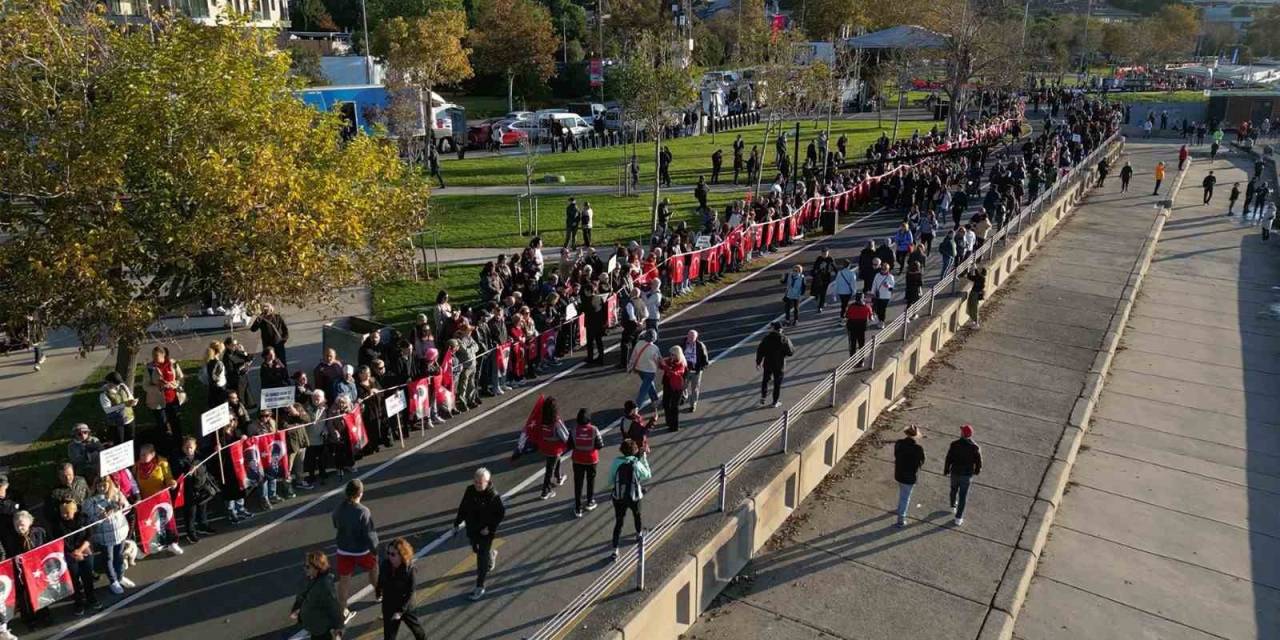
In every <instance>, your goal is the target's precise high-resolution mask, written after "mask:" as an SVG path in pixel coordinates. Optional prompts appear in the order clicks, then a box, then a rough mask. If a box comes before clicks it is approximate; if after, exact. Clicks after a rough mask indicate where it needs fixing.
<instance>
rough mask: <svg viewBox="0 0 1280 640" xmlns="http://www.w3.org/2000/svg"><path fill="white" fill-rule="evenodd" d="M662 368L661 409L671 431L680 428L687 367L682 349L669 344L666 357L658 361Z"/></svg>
mask: <svg viewBox="0 0 1280 640" xmlns="http://www.w3.org/2000/svg"><path fill="white" fill-rule="evenodd" d="M658 367H659V368H660V369H662V409H663V414H664V416H665V418H666V421H667V428H668V429H670V430H671V431H679V430H680V399H681V397H682V396H683V395H684V374H685V372H686V371H687V370H688V369H689V365H688V363H687V362H686V361H685V359H684V349H683V348H682V347H681V346H680V345H671V349H670V350H669V351H668V352H667V357H665V358H663V359H662V360H661V361H659V362H658Z"/></svg>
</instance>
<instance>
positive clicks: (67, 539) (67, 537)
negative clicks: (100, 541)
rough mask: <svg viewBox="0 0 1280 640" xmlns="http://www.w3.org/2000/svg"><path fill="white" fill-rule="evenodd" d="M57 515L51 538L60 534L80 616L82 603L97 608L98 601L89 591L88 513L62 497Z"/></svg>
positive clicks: (84, 607)
mask: <svg viewBox="0 0 1280 640" xmlns="http://www.w3.org/2000/svg"><path fill="white" fill-rule="evenodd" d="M58 516H59V517H58V519H57V520H56V521H55V522H53V524H52V525H51V526H50V529H51V533H52V534H53V537H55V538H63V541H62V544H63V549H64V552H63V553H64V554H65V560H66V563H67V570H68V571H70V572H71V584H72V588H73V589H74V590H75V599H76V608H75V614H76V616H77V617H79V616H83V615H84V613H85V609H86V607H87V608H88V609H92V610H93V611H101V610H102V604H101V603H100V602H98V596H97V595H95V594H94V592H93V583H94V579H95V578H96V577H97V575H96V574H94V572H93V546H92V545H91V544H90V543H89V535H90V534H89V525H90V524H91V523H90V522H89V517H88V516H86V515H85V514H84V512H82V511H80V509H79V507H77V506H76V503H75V502H74V501H72V500H64V501H63V502H62V504H60V505H58Z"/></svg>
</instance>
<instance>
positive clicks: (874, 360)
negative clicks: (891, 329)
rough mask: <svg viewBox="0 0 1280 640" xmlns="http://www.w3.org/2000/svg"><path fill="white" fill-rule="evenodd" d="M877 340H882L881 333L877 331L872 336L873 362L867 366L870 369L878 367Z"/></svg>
mask: <svg viewBox="0 0 1280 640" xmlns="http://www.w3.org/2000/svg"><path fill="white" fill-rule="evenodd" d="M877 342H880V334H879V333H876V334H875V335H874V336H871V363H870V365H869V366H867V368H868V369H875V368H876V343H877Z"/></svg>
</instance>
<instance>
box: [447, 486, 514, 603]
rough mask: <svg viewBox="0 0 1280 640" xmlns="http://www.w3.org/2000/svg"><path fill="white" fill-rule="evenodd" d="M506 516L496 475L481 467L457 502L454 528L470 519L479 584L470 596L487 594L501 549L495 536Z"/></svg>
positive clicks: (476, 597) (469, 529)
mask: <svg viewBox="0 0 1280 640" xmlns="http://www.w3.org/2000/svg"><path fill="white" fill-rule="evenodd" d="M506 516H507V506H506V505H505V504H503V502H502V496H501V495H499V494H498V491H497V490H496V489H494V488H493V478H492V475H491V474H490V473H489V470H488V469H486V468H484V467H480V468H479V469H476V472H475V474H474V475H473V476H472V478H471V484H469V485H467V490H466V491H464V492H463V494H462V502H460V503H459V504H458V515H456V516H454V519H453V528H454V529H457V528H458V527H460V526H462V523H463V522H466V523H467V540H468V541H469V542H470V543H471V551H473V552H474V553H475V554H476V588H475V589H474V590H472V592H471V595H470V596H469V597H470V598H471V599H472V600H473V601H474V600H479V599H481V598H483V597H484V593H485V591H484V582H485V578H487V577H488V576H489V572H490V571H493V567H494V566H495V565H496V564H497V562H498V550H497V549H494V548H493V541H494V538H495V537H496V536H497V533H498V525H500V524H502V519H503V518H505V517H506Z"/></svg>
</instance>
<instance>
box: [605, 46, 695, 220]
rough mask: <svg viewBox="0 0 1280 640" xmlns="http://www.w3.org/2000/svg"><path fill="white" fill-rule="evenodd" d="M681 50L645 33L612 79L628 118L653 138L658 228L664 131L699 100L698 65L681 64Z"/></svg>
mask: <svg viewBox="0 0 1280 640" xmlns="http://www.w3.org/2000/svg"><path fill="white" fill-rule="evenodd" d="M678 60H679V52H678V51H675V50H673V48H672V47H671V46H669V43H668V42H667V41H665V40H660V39H659V38H658V37H657V36H655V35H654V34H652V33H642V34H640V36H639V37H638V38H636V39H635V41H634V42H633V43H632V45H631V48H630V51H629V53H628V55H627V57H626V58H625V59H624V60H623V62H622V65H621V66H620V67H619V68H618V70H617V71H615V72H614V73H613V74H612V76H611V78H612V79H613V82H615V83H616V84H617V86H618V95H619V97H620V98H621V102H622V107H623V114H624V116H625V118H626V119H627V120H629V121H631V122H634V123H636V124H637V125H638V126H639V127H642V128H644V129H645V131H646V132H647V133H648V134H649V137H650V138H651V139H652V140H653V166H654V176H653V203H652V210H651V219H650V228H651V229H657V228H658V200H659V197H660V196H661V190H662V187H661V183H660V181H659V175H658V171H657V169H658V166H659V165H660V162H659V160H658V154H659V153H660V152H661V150H662V134H663V131H664V129H666V127H667V126H670V125H672V124H675V123H676V122H677V121H678V118H679V112H680V111H681V110H683V109H685V108H687V107H689V106H690V105H692V104H694V102H696V101H697V100H698V88H697V83H696V79H697V78H698V76H699V75H701V73H700V72H699V71H698V69H697V68H696V67H692V66H690V67H681V66H680V63H679V61H678Z"/></svg>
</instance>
